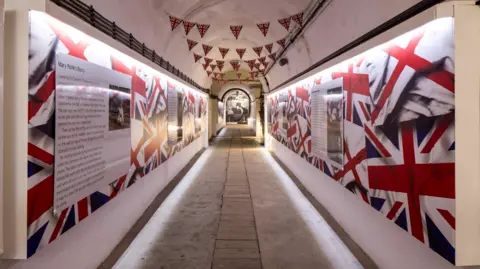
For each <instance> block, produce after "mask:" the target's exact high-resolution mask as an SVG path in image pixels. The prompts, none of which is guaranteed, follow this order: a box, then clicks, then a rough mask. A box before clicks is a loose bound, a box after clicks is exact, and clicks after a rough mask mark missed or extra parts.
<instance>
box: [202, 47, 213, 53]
mask: <svg viewBox="0 0 480 269" xmlns="http://www.w3.org/2000/svg"><path fill="white" fill-rule="evenodd" d="M202 48H203V52H204V53H205V56H207V54H208V53H209V52H210V51H211V50H212V48H213V47H212V46H209V45H205V44H202Z"/></svg>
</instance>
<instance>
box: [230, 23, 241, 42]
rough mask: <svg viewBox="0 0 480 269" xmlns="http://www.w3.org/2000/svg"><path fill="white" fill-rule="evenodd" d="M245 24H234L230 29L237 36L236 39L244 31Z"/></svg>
mask: <svg viewBox="0 0 480 269" xmlns="http://www.w3.org/2000/svg"><path fill="white" fill-rule="evenodd" d="M242 28H243V26H242V25H232V26H230V30H231V31H232V34H233V36H235V39H238V36H239V35H240V32H241V31H242Z"/></svg>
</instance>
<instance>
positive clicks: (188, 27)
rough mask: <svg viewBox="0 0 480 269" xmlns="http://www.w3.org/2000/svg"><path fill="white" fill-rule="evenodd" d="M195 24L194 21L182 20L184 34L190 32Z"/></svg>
mask: <svg viewBox="0 0 480 269" xmlns="http://www.w3.org/2000/svg"><path fill="white" fill-rule="evenodd" d="M194 26H195V23H193V22H188V21H183V28H184V29H185V35H188V33H190V30H192V28H193V27H194Z"/></svg>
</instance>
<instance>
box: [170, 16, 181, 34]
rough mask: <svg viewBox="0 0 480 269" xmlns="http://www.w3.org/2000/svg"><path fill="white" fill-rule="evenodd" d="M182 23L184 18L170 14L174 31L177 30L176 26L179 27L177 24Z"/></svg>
mask: <svg viewBox="0 0 480 269" xmlns="http://www.w3.org/2000/svg"><path fill="white" fill-rule="evenodd" d="M180 23H182V20H180V19H179V18H175V17H173V16H170V26H171V27H172V31H173V30H175V28H177V26H178V25H180Z"/></svg>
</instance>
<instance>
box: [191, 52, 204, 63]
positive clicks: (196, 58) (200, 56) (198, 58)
mask: <svg viewBox="0 0 480 269" xmlns="http://www.w3.org/2000/svg"><path fill="white" fill-rule="evenodd" d="M193 59H194V60H195V62H198V61H199V60H200V59H202V55H198V54H196V53H194V54H193Z"/></svg>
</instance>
